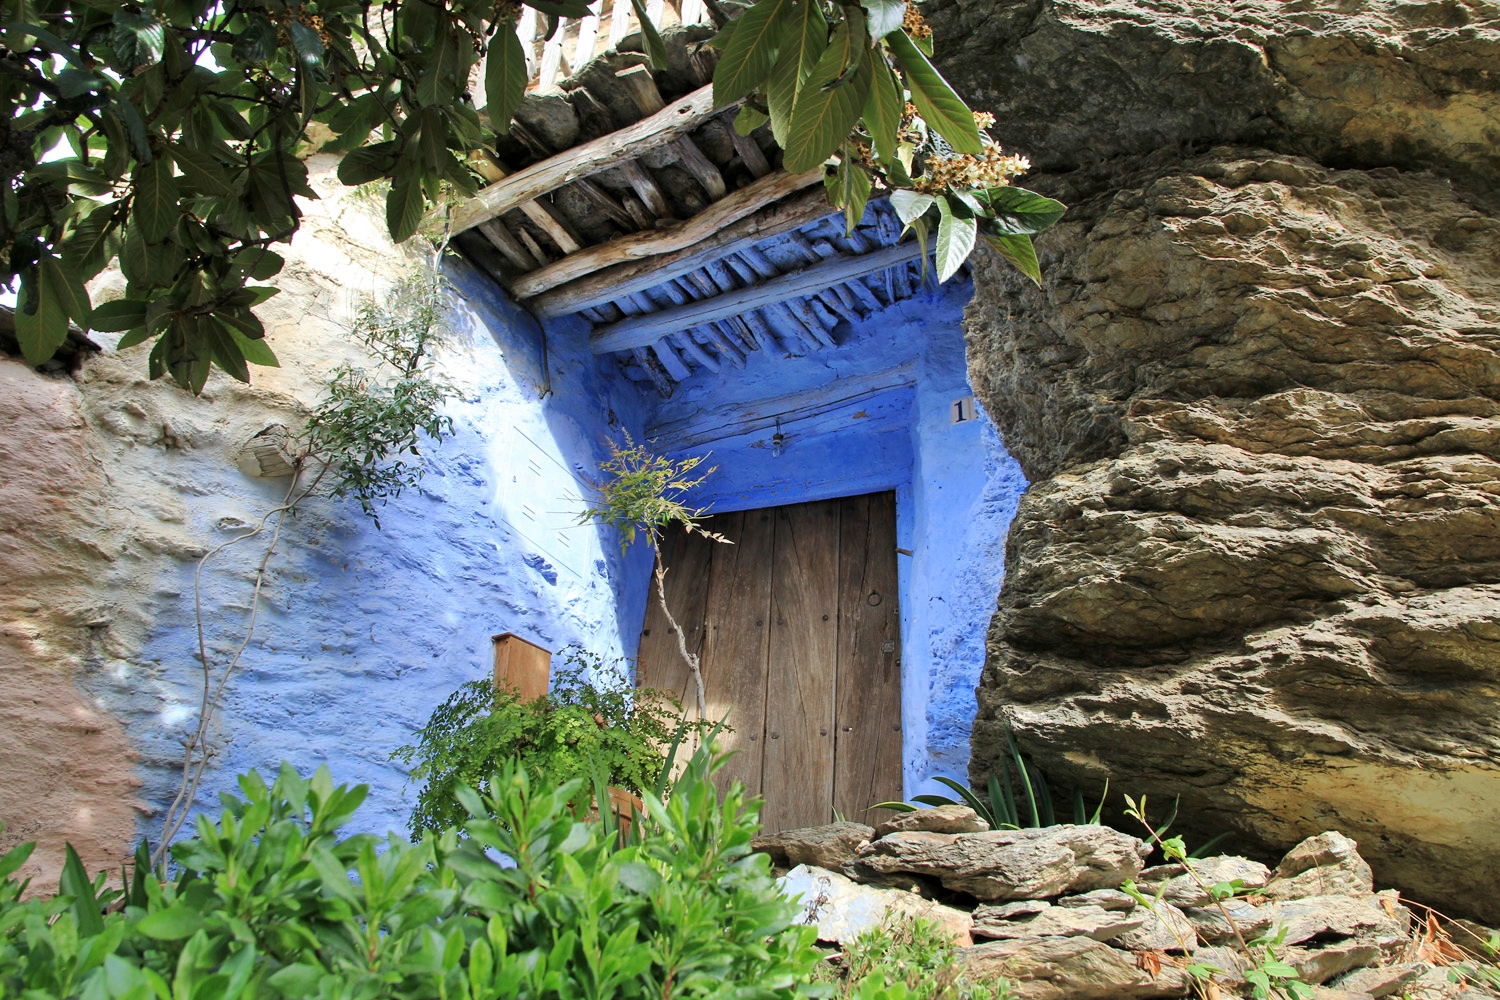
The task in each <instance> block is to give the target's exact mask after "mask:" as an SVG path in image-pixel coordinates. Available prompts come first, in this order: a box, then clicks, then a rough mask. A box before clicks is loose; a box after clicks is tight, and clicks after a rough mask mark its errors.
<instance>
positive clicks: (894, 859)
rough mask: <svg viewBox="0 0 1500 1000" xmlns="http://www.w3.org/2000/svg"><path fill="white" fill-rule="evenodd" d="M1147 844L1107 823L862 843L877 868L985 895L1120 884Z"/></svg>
mask: <svg viewBox="0 0 1500 1000" xmlns="http://www.w3.org/2000/svg"><path fill="white" fill-rule="evenodd" d="M1147 850H1148V849H1147V847H1146V845H1145V844H1144V843H1142V842H1141V841H1140V840H1138V839H1136V838H1135V837H1132V836H1130V835H1128V834H1124V833H1120V832H1119V831H1118V830H1112V829H1110V828H1109V827H1104V826H1072V825H1064V826H1053V827H1046V828H1043V829H1039V830H991V831H989V832H986V833H958V834H943V833H922V832H916V833H893V834H891V835H889V836H886V837H882V838H880V839H879V840H875V841H872V842H871V843H870V844H868V845H866V846H865V847H862V848H861V849H860V851H859V857H858V861H859V862H860V863H861V864H863V865H866V866H868V867H869V868H870V869H872V870H873V871H875V872H880V873H889V872H911V873H915V874H920V875H931V876H935V877H936V878H938V879H939V880H940V881H941V882H942V884H943V885H944V886H945V887H946V888H948V889H951V890H955V891H958V892H966V893H969V894H970V895H972V896H975V897H976V898H978V899H982V900H1007V899H1043V898H1047V897H1050V896H1058V895H1061V894H1063V893H1065V892H1070V891H1085V890H1089V889H1100V888H1109V889H1112V888H1117V887H1118V886H1120V885H1121V884H1122V883H1124V882H1125V881H1126V880H1127V879H1130V878H1133V877H1134V876H1135V875H1137V874H1139V872H1140V870H1141V865H1142V859H1143V858H1144V856H1145V854H1146V852H1147Z"/></svg>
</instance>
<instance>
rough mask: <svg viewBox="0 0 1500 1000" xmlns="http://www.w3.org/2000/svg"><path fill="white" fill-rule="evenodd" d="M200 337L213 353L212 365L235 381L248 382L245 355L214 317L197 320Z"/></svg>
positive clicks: (248, 374)
mask: <svg viewBox="0 0 1500 1000" xmlns="http://www.w3.org/2000/svg"><path fill="white" fill-rule="evenodd" d="M198 331H199V334H200V336H202V337H203V339H204V340H205V341H206V342H207V344H208V348H209V350H210V351H212V352H213V358H214V363H215V364H217V365H218V366H219V367H220V368H222V369H224V371H226V372H228V373H229V374H230V375H231V376H233V377H234V378H235V379H236V380H237V381H240V382H249V381H250V369H249V368H248V367H246V365H245V355H244V354H243V353H241V352H240V347H239V344H237V343H235V340H234V337H233V336H232V335H231V334H230V332H229V330H228V329H227V328H226V327H225V326H224V324H222V323H220V322H219V321H218V319H217V318H215V317H214V316H203V317H200V318H199V320H198Z"/></svg>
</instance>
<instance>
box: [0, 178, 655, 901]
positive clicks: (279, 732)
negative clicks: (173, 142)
mask: <svg viewBox="0 0 1500 1000" xmlns="http://www.w3.org/2000/svg"><path fill="white" fill-rule="evenodd" d="M334 165H335V161H334V160H333V158H331V157H327V156H323V157H316V158H314V160H313V162H312V167H313V174H314V181H313V183H314V186H315V188H317V189H318V190H319V192H320V194H321V195H322V196H323V197H322V200H320V201H318V202H312V203H309V204H308V205H307V206H306V207H307V216H306V219H305V221H304V227H303V230H302V231H301V232H300V233H299V234H298V235H297V238H296V240H295V242H294V244H293V246H292V249H291V251H290V253H288V255H287V257H288V264H287V268H286V270H285V271H284V272H283V273H282V275H281V276H280V278H279V279H278V281H279V284H280V285H281V287H282V289H283V291H282V293H281V294H280V295H278V296H276V297H274V298H272V299H270V300H268V301H267V302H266V303H265V304H264V305H263V306H260V307H258V308H257V313H258V314H259V315H260V317H261V318H262V320H263V321H264V322H265V325H266V327H267V330H268V338H269V342H270V344H271V346H272V348H273V349H274V350H275V351H276V353H277V355H278V357H279V358H280V361H281V367H280V368H277V369H254V370H253V379H254V381H253V383H252V384H251V385H250V386H244V385H241V384H239V383H237V382H234V381H233V380H231V379H229V378H228V377H226V376H223V375H222V373H216V374H215V375H213V376H212V377H211V378H210V380H209V382H208V385H207V387H206V389H205V391H204V392H203V394H202V395H201V396H199V397H196V398H195V397H193V396H191V395H189V394H187V393H185V392H183V391H182V390H180V389H178V388H177V387H176V386H175V385H173V384H172V383H171V382H170V380H163V381H156V382H152V381H150V380H148V379H147V377H146V376H147V372H146V358H145V354H146V352H147V351H148V350H149V348H148V347H146V346H142V347H138V348H132V349H129V350H126V351H122V352H115V351H110V350H106V351H104V352H103V353H102V354H99V355H96V356H94V357H93V358H91V359H90V360H88V361H87V362H85V364H84V365H83V367H82V368H81V369H80V370H79V371H78V372H77V373H76V375H75V376H74V377H72V378H69V377H66V376H56V377H48V376H43V375H39V374H37V373H35V372H33V371H31V370H29V369H28V368H27V367H26V366H24V365H23V364H21V363H19V362H17V361H10V360H0V426H4V428H5V432H4V434H3V436H0V580H3V581H4V585H3V587H0V620H3V628H0V821H3V822H4V823H5V824H6V829H5V831H4V834H3V835H0V851H3V850H5V849H6V848H8V847H9V846H11V845H12V844H14V843H16V842H19V841H22V840H31V839H38V840H40V846H39V848H38V850H37V852H36V853H35V854H34V855H33V856H32V861H31V862H30V863H29V865H28V868H27V870H26V872H25V874H31V875H36V876H38V883H37V884H38V885H42V884H45V883H47V882H49V881H52V880H55V877H56V872H57V870H58V867H59V865H60V863H61V860H62V842H63V841H64V840H65V839H66V840H69V841H71V842H72V843H73V844H74V845H75V846H76V847H77V848H78V849H79V852H80V854H81V855H82V857H83V859H84V861H85V863H86V865H87V867H88V868H89V870H90V871H96V870H100V869H110V870H118V868H119V864H120V862H121V861H122V860H123V859H124V858H125V857H127V856H128V855H129V854H130V853H131V852H132V851H133V849H134V846H135V843H136V840H137V838H139V837H141V836H147V837H150V838H151V839H152V840H153V841H155V840H156V839H157V838H158V837H159V835H160V814H161V811H162V810H163V809H165V807H166V805H167V804H168V802H170V801H171V798H172V796H173V795H174V794H175V792H176V787H177V780H178V775H179V773H180V768H181V762H182V740H183V739H184V738H185V737H186V735H187V734H188V733H189V732H191V729H192V727H193V726H194V725H196V721H197V702H198V698H199V692H200V690H201V667H200V666H199V664H198V662H197V659H196V654H197V634H196V625H197V618H196V615H195V613H194V574H195V568H196V564H197V560H198V558H199V557H200V556H202V555H203V554H204V553H205V552H206V551H208V549H209V548H210V547H211V546H214V545H217V544H218V543H220V542H223V541H226V540H228V539H229V538H232V537H233V536H235V535H237V534H239V533H241V532H242V531H243V530H244V529H245V528H246V527H247V526H248V525H251V524H254V523H255V522H257V521H258V520H259V519H260V518H261V517H263V516H264V515H265V514H266V513H267V512H268V511H270V510H271V509H272V508H273V507H275V506H276V505H277V503H279V502H280V501H281V499H282V498H283V497H284V496H285V495H286V491H287V487H288V482H289V480H288V479H287V478H285V477H280V478H260V477H256V476H252V475H248V474H246V472H245V471H244V469H243V468H242V465H244V464H245V463H243V462H241V461H240V459H241V458H242V455H241V451H242V448H243V447H244V445H245V444H246V442H248V441H250V440H251V439H252V438H253V437H254V436H255V435H257V434H258V433H260V432H261V431H262V430H264V429H265V428H267V427H268V426H272V425H278V424H279V425H284V426H287V427H291V428H297V427H300V426H301V424H302V420H303V418H304V416H305V414H306V412H307V408H308V407H309V406H311V405H312V404H313V403H314V402H316V400H317V399H318V397H319V394H320V392H321V391H322V386H323V385H324V383H325V382H326V380H327V378H328V376H329V373H330V372H331V370H332V369H333V367H334V366H335V365H337V364H339V363H343V362H348V363H355V364H368V360H367V359H366V358H365V356H364V354H363V352H362V349H361V348H360V346H359V345H358V344H357V343H356V342H355V340H354V339H353V337H352V336H351V332H352V329H353V327H354V325H355V322H356V319H357V315H358V312H359V310H360V308H361V307H362V306H363V305H364V304H365V303H366V302H367V301H368V299H369V296H370V295H371V294H372V293H375V292H379V291H381V290H383V289H385V288H386V287H388V286H389V285H390V284H391V283H392V282H393V281H395V280H397V279H399V278H401V277H402V276H403V274H405V273H407V272H408V271H409V269H410V268H411V266H412V265H413V261H412V260H410V259H408V257H407V256H406V255H405V254H404V253H403V252H402V251H401V250H400V249H398V248H396V247H393V246H392V245H391V244H390V241H389V240H388V238H387V237H386V235H385V231H384V230H385V227H384V221H383V218H382V217H381V212H380V206H379V203H378V202H375V201H372V200H370V199H368V198H366V197H365V196H364V195H363V194H362V193H361V192H359V191H357V190H353V189H347V188H344V187H343V186H342V185H341V184H339V183H338V181H337V180H336V179H335V178H334V177H333V176H332V169H333V167H334ZM448 274H449V277H450V279H451V281H452V282H453V285H454V288H455V291H456V293H457V295H456V296H455V306H454V308H453V310H452V311H451V312H450V313H449V314H448V315H447V316H446V317H445V321H444V322H445V327H446V329H447V334H448V343H447V345H446V346H445V347H444V348H443V349H442V350H441V351H439V352H438V355H437V360H438V364H439V366H440V369H441V371H442V372H443V374H444V375H445V376H446V377H448V378H449V379H451V380H452V381H453V383H454V384H455V385H456V387H457V389H458V390H459V395H458V397H457V398H455V399H454V400H452V401H451V403H450V404H449V406H448V408H447V411H446V412H447V413H448V415H449V416H451V417H452V418H453V421H454V427H455V434H454V436H453V437H452V438H450V439H448V440H447V441H445V442H444V443H443V444H442V445H441V446H431V445H430V444H429V445H424V446H423V448H422V452H423V461H424V462H425V463H426V468H427V475H426V478H425V479H424V480H423V482H422V483H421V485H420V486H419V487H418V488H416V489H410V490H407V491H406V493H405V494H404V495H403V496H402V497H401V498H400V499H399V500H398V501H396V502H395V503H392V504H391V505H390V506H388V507H386V508H384V509H382V510H380V527H379V528H377V527H376V525H375V524H374V522H373V521H371V520H370V519H369V518H367V517H366V516H365V515H364V514H362V513H361V512H360V510H359V507H358V505H357V504H356V503H355V502H353V501H352V500H344V501H340V500H335V499H332V498H330V497H327V496H326V495H322V494H317V495H314V496H313V497H312V498H310V499H309V500H308V501H307V502H306V503H305V504H304V505H303V506H302V507H301V508H300V509H299V512H298V514H297V516H296V517H295V518H293V519H291V520H289V521H288V523H287V525H286V529H285V531H284V532H283V535H282V539H281V542H280V547H279V550H278V554H277V556H276V558H274V559H273V560H272V562H271V563H270V572H269V575H268V578H267V581H266V587H265V591H264V593H263V601H262V606H261V613H260V617H259V621H258V625H257V630H256V634H255V637H254V641H253V642H252V643H251V644H250V646H249V647H248V649H247V651H246V653H245V656H244V660H243V664H242V667H241V669H240V671H239V672H238V673H237V674H236V676H235V677H234V678H233V680H232V681H231V682H230V684H229V686H228V689H227V692H228V693H227V697H226V701H225V706H224V711H223V712H222V713H221V715H220V716H219V717H218V718H217V719H216V722H215V725H214V727H213V730H212V732H211V742H212V746H213V748H214V752H215V760H214V762H213V765H212V766H211V767H210V769H209V771H208V773H207V775H206V777H205V779H204V783H203V786H202V788H201V790H200V794H199V804H200V805H202V806H205V807H208V808H213V807H215V805H216V804H217V800H218V793H219V792H220V791H221V790H230V789H232V788H233V787H234V779H235V776H236V774H238V773H241V772H243V771H245V770H248V769H249V768H252V767H254V768H259V769H260V770H261V772H262V773H263V774H265V773H268V772H274V770H275V769H276V768H277V767H278V766H279V764H280V762H281V761H282V760H283V759H289V760H292V761H293V762H294V763H295V764H296V765H297V766H298V767H300V768H304V769H306V770H311V769H312V768H315V767H316V766H317V765H318V764H320V763H327V764H328V765H329V766H330V767H331V768H332V769H333V771H334V773H335V774H336V775H337V777H338V779H339V780H340V781H345V782H350V783H359V782H364V783H368V784H370V785H371V787H372V792H371V797H370V800H369V804H368V805H367V806H366V807H365V808H364V809H363V810H362V811H361V820H360V822H361V823H363V824H364V828H365V829H368V830H371V831H374V832H377V833H380V834H384V833H385V832H386V831H387V830H398V831H399V830H402V829H404V828H405V825H406V821H407V818H408V815H409V812H410V807H411V800H412V797H413V796H414V795H415V790H414V789H412V788H409V787H407V775H406V771H405V769H404V768H403V767H402V766H400V765H399V764H397V763H396V762H393V761H392V760H391V757H390V755H391V752H392V751H393V750H395V749H396V748H397V747H399V746H401V745H402V744H403V743H407V742H410V741H411V738H412V734H413V732H414V731H415V730H416V729H417V728H418V727H420V726H421V725H422V724H423V723H424V722H425V721H426V719H427V717H428V715H429V714H430V713H431V711H432V709H433V707H434V706H435V705H436V704H438V703H439V702H440V701H442V699H443V698H445V697H446V696H447V695H448V694H449V693H450V692H451V691H453V690H454V689H456V688H457V687H458V686H459V685H460V684H461V683H463V682H464V681H467V680H472V679H475V678H479V677H484V676H486V675H487V674H488V673H489V671H490V663H491V652H490V637H491V635H493V634H495V633H499V632H505V631H512V632H516V633H518V634H520V635H522V636H524V637H526V638H528V639H531V640H532V641H535V642H538V643H540V644H542V645H544V646H546V647H547V648H549V649H553V650H560V649H561V648H563V647H564V646H565V645H567V644H570V643H578V644H581V645H583V646H585V647H586V648H588V649H590V650H592V651H593V652H595V653H598V654H600V655H602V656H604V657H606V658H615V659H618V658H620V657H623V656H626V655H633V653H634V646H635V635H636V632H637V631H638V629H639V627H640V620H641V615H642V613H643V609H644V598H645V581H646V576H647V566H646V564H645V563H644V562H642V561H641V558H642V556H643V555H644V553H642V552H637V553H634V554H633V555H632V556H631V557H630V558H629V559H625V558H622V557H621V554H620V550H619V546H618V543H617V540H616V538H615V537H614V536H613V534H612V533H602V534H601V533H599V532H597V531H596V529H594V528H581V527H580V528H576V529H574V530H575V531H576V534H575V535H573V536H572V538H571V540H572V541H574V542H576V543H577V545H578V546H579V547H581V548H582V549H583V550H584V551H585V552H586V553H587V555H588V559H587V561H586V562H582V561H579V562H578V565H576V566H568V565H563V564H562V562H561V561H560V560H558V559H557V558H556V557H555V555H554V554H553V553H554V550H555V549H556V546H552V547H549V546H547V545H546V544H545V543H546V539H544V538H543V539H540V540H539V539H538V538H536V537H530V536H528V534H526V533H525V532H523V531H522V530H519V529H518V528H517V527H516V526H515V525H514V524H512V523H511V522H512V521H513V520H515V518H514V511H513V510H511V509H509V507H508V506H507V503H508V500H507V496H508V491H507V488H506V487H507V484H508V481H509V480H510V478H511V475H512V472H513V468H512V467H513V465H514V464H515V460H514V457H513V451H512V447H513V445H514V444H515V442H516V441H518V440H519V439H520V436H521V435H524V436H525V437H526V438H527V439H528V440H530V441H532V442H534V443H535V445H536V448H537V450H538V452H539V453H540V455H541V458H540V459H539V463H540V464H541V465H543V466H545V467H546V468H547V469H549V470H551V472H549V473H548V474H547V475H545V476H543V477H542V481H541V483H540V487H541V488H540V489H538V490H537V495H536V496H533V497H532V498H531V499H532V500H533V501H534V502H535V505H536V506H537V507H540V508H542V509H543V511H544V513H546V514H549V515H550V514H554V513H555V512H558V511H561V510H564V509H565V508H566V504H567V501H566V500H565V496H564V495H565V494H566V493H567V492H569V491H572V492H574V493H575V494H576V492H577V487H578V484H577V482H576V475H577V470H580V469H581V470H582V471H583V472H585V473H589V472H592V471H593V470H594V469H595V468H596V467H597V463H598V461H599V460H600V459H601V458H602V457H603V456H605V455H606V454H607V444H608V440H609V438H610V437H611V436H612V435H615V436H617V435H618V434H619V432H620V430H621V429H622V428H623V429H624V430H628V431H630V432H631V433H633V434H635V435H637V436H639V434H640V432H641V429H642V427H643V425H644V411H643V409H642V405H641V401H640V399H639V397H638V395H637V394H636V393H635V392H634V391H633V389H631V388H630V387H629V386H624V385H620V384H619V383H618V382H616V381H615V380H612V379H609V378H607V377H606V373H603V372H601V371H600V370H599V369H598V368H597V367H596V366H595V365H594V363H593V359H592V358H591V357H590V356H589V355H588V354H587V352H586V349H584V348H583V344H584V342H585V341H586V337H587V331H586V329H582V328H579V327H576V326H572V327H569V326H564V327H560V328H558V329H555V330H553V331H551V332H550V336H551V347H552V349H553V350H552V354H551V357H550V359H548V360H546V361H545V362H544V358H546V355H544V353H543V346H542V341H541V330H540V329H539V328H538V327H537V326H536V324H535V322H534V321H533V320H531V319H530V317H528V316H526V315H525V314H523V313H520V312H519V311H518V310H516V309H515V307H514V306H512V305H510V304H509V303H508V302H506V301H505V300H504V298H503V296H501V295H500V294H498V292H497V290H496V289H495V287H494V285H493V282H492V281H491V280H490V279H489V278H488V277H485V276H482V275H479V274H478V273H476V272H474V271H472V270H470V269H468V268H467V267H466V266H464V265H462V264H455V265H454V266H453V267H451V268H449V271H448ZM115 280H117V279H111V278H110V277H108V276H106V277H104V278H102V279H101V284H100V285H99V287H98V288H97V289H96V298H98V297H104V298H108V297H111V296H112V295H114V294H118V288H117V286H116V284H114V283H113V282H114V281H115ZM98 339H100V340H101V341H108V340H112V339H113V338H104V337H101V338H98ZM544 387H545V388H550V392H549V393H546V394H545V396H544V393H543V391H542V390H543V388H544ZM563 516H564V517H565V516H566V515H563ZM528 530H529V529H528ZM531 535H536V532H534V531H533V532H531ZM263 552H264V545H263V543H258V542H256V541H250V542H245V543H242V544H241V545H239V546H237V547H234V548H230V549H228V550H226V551H225V552H223V553H222V554H221V555H218V556H215V557H214V559H213V560H212V561H211V562H210V563H209V564H208V565H207V567H206V569H205V572H204V575H203V580H202V582H203V597H204V601H203V607H204V620H205V624H206V638H207V641H208V648H209V651H210V655H211V657H212V658H213V661H214V662H215V663H217V664H222V663H223V662H224V660H225V659H226V658H227V654H228V652H229V651H230V650H231V649H232V647H233V645H234V643H235V642H236V641H237V640H238V638H239V637H241V636H243V634H244V632H243V630H244V624H245V620H246V611H247V608H248V603H249V600H250V593H251V587H252V583H253V575H254V568H255V565H256V563H257V562H258V561H259V559H260V557H261V555H262V554H263ZM580 569H581V571H580ZM189 829H191V825H190V826H189Z"/></svg>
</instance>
